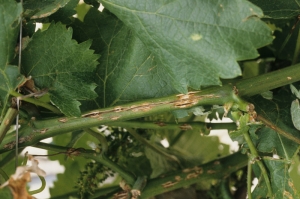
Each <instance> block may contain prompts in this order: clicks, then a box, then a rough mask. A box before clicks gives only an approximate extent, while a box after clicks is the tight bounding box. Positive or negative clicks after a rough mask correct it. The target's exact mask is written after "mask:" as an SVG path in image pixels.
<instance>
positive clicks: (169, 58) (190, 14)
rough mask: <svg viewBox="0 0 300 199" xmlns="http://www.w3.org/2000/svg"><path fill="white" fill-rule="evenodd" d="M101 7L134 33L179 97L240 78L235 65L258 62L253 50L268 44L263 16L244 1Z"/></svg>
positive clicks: (108, 3)
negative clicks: (242, 62) (155, 59)
mask: <svg viewBox="0 0 300 199" xmlns="http://www.w3.org/2000/svg"><path fill="white" fill-rule="evenodd" d="M101 3H102V4H103V5H104V7H105V8H107V9H109V10H110V11H111V12H112V13H114V14H115V15H116V16H117V17H118V18H119V19H120V20H122V21H123V22H124V23H125V24H126V25H127V26H128V27H130V28H131V29H132V30H134V32H135V33H136V35H137V36H138V37H139V38H140V39H141V40H142V42H143V43H144V44H145V45H146V46H147V47H148V49H149V50H150V51H151V52H152V53H153V54H154V56H155V57H157V59H158V60H159V61H160V62H161V63H162V64H163V67H164V68H165V71H166V72H167V73H168V75H169V76H170V77H171V78H172V83H173V86H174V88H175V89H176V90H178V91H179V92H181V93H186V92H187V91H188V90H187V88H188V87H192V88H194V89H199V88H200V87H201V86H204V85H220V84H221V82H220V80H219V78H234V77H236V76H238V75H241V70H240V67H239V65H238V63H237V62H236V60H245V59H252V58H255V57H257V56H258V53H257V51H256V48H259V47H262V46H264V45H266V44H269V43H271V41H272V36H271V30H270V29H269V28H268V27H267V25H266V24H265V23H263V22H262V21H260V20H259V17H262V15H263V13H262V11H261V10H260V9H259V8H258V7H256V6H254V5H253V4H251V3H250V2H248V1H245V0H235V1H233V0H221V1H217V0H213V1H212V0H206V1H197V0H186V1H171V2H170V1H167V0H160V1H146V2H144V3H140V2H139V1H132V0H102V1H101ZM229 21H230V23H228V22H229Z"/></svg>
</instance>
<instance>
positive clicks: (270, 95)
mask: <svg viewBox="0 0 300 199" xmlns="http://www.w3.org/2000/svg"><path fill="white" fill-rule="evenodd" d="M260 95H261V96H262V97H263V98H265V99H268V100H271V99H273V92H272V91H265V92H263V93H261V94H260Z"/></svg>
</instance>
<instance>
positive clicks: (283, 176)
mask: <svg viewBox="0 0 300 199" xmlns="http://www.w3.org/2000/svg"><path fill="white" fill-rule="evenodd" d="M263 162H264V164H265V165H266V167H267V169H268V171H270V174H269V175H270V180H271V187H272V190H273V198H274V199H282V198H299V197H300V196H299V193H298V192H297V190H296V189H295V186H294V183H293V181H292V179H291V178H290V175H289V164H287V162H286V161H285V160H278V159H273V158H270V157H268V158H264V159H263ZM260 184H261V185H262V184H263V183H260ZM266 193H267V190H266V189H265V187H264V186H257V187H256V188H255V189H254V191H253V198H263V197H264V196H266Z"/></svg>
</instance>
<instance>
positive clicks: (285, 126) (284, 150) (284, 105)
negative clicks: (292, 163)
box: [251, 89, 299, 160]
mask: <svg viewBox="0 0 300 199" xmlns="http://www.w3.org/2000/svg"><path fill="white" fill-rule="evenodd" d="M292 98H293V95H292V94H291V92H290V91H289V90H288V89H281V90H280V91H279V92H277V93H276V95H274V98H273V100H272V101H270V100H266V99H263V98H262V97H261V96H255V97H252V99H251V102H252V103H254V105H255V110H256V112H257V114H258V115H261V116H262V117H264V118H266V119H268V120H269V121H270V122H272V124H273V125H276V126H277V127H279V128H280V129H282V130H283V131H285V132H287V133H289V134H291V135H292V136H294V137H296V138H298V139H299V131H298V130H297V129H295V127H294V125H293V123H292V121H291V113H290V107H289V106H290V102H291V101H292V100H291V99H292ZM275 102H276V103H275ZM256 135H257V140H253V142H254V143H255V145H256V146H257V150H258V151H260V152H265V153H275V154H277V155H278V156H280V157H282V158H285V159H286V160H290V159H291V158H292V157H293V155H294V154H295V152H296V151H297V149H298V147H299V145H298V144H297V143H295V142H293V141H291V140H290V139H287V138H286V137H284V136H282V135H280V134H279V133H278V132H276V130H274V129H273V128H270V127H268V126H264V127H262V128H259V129H258V130H257V131H256Z"/></svg>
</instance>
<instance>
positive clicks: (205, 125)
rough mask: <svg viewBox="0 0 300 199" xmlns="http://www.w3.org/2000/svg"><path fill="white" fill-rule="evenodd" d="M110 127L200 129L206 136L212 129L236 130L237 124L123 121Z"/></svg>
mask: <svg viewBox="0 0 300 199" xmlns="http://www.w3.org/2000/svg"><path fill="white" fill-rule="evenodd" d="M110 126H117V127H125V128H137V129H153V130H175V131H176V130H182V131H188V130H193V129H199V130H200V134H203V135H206V134H208V133H209V131H210V129H214V130H217V129H228V130H235V129H236V124H235V123H205V122H179V123H171V122H147V121H121V122H114V123H111V124H110Z"/></svg>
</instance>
